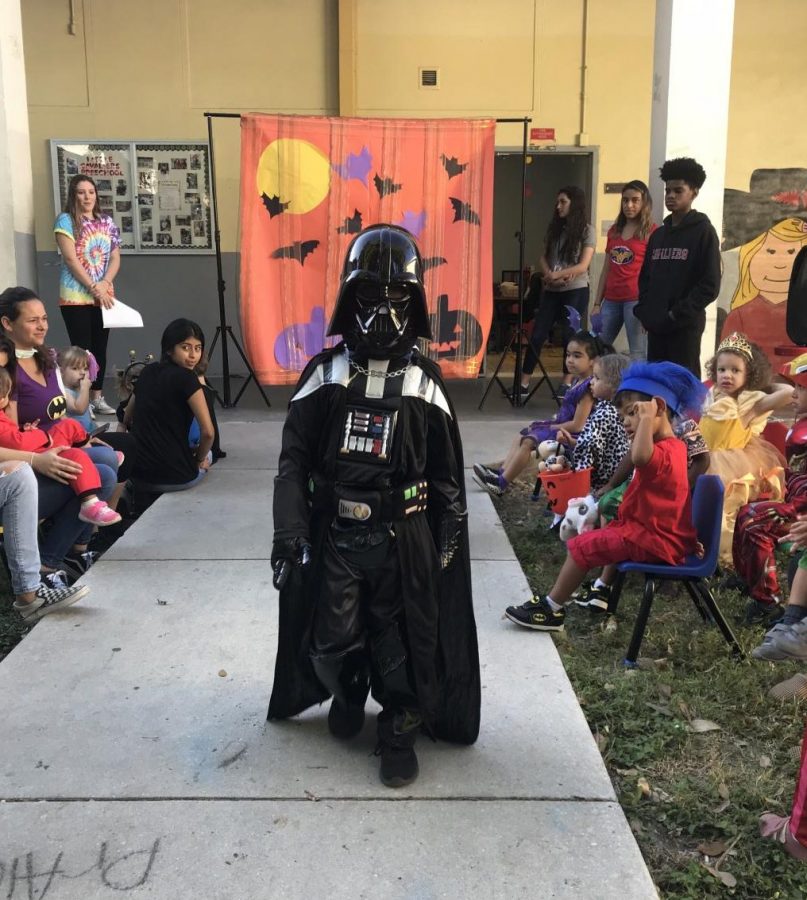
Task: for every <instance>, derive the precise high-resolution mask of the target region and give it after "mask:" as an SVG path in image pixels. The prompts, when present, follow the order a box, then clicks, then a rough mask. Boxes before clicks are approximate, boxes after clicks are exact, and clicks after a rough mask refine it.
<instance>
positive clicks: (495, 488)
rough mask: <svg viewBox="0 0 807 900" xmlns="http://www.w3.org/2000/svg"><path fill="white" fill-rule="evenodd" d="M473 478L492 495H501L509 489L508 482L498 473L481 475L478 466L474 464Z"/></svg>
mask: <svg viewBox="0 0 807 900" xmlns="http://www.w3.org/2000/svg"><path fill="white" fill-rule="evenodd" d="M473 479H474V481H475V482H476V483H477V484H478V485H479V487H481V488H482V489H483V490H486V491H487V492H488V493H489V494H490V495H491V496H492V497H501V496H502V494H503V493H504V492H505V491H506V490H507V482H506V481H504V479H503V478H502V477H501V475H499V474H498V473H493V472H491V473H490V474H489V475H485V476H484V477H480V476H479V475H477V473H476V466H474V474H473Z"/></svg>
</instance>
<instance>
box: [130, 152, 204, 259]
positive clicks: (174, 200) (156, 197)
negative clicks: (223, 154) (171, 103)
mask: <svg viewBox="0 0 807 900" xmlns="http://www.w3.org/2000/svg"><path fill="white" fill-rule="evenodd" d="M135 147H136V149H137V153H136V157H137V183H138V198H137V199H138V203H137V208H138V214H139V216H140V226H141V239H140V248H141V250H142V251H144V252H146V251H151V250H154V251H155V252H162V253H189V252H197V253H199V252H201V253H204V252H208V253H209V252H211V251H212V250H213V229H212V221H211V214H210V165H209V153H208V147H207V144H173V143H172V144H169V143H164V144H162V143H154V144H140V143H137V144H135ZM146 222H148V223H149V225H153V226H155V227H152V228H151V230H150V235H151V240H149V241H147V240H146V239H145V237H144V236H143V235H144V232H145V228H144V227H143V225H144V223H146ZM192 222H193V223H194V227H191V223H192ZM196 223H198V227H195V226H196ZM156 225H159V230H157V228H156Z"/></svg>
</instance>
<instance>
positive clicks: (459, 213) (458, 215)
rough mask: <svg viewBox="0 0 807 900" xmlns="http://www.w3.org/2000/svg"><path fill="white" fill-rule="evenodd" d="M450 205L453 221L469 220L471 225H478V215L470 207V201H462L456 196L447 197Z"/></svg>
mask: <svg viewBox="0 0 807 900" xmlns="http://www.w3.org/2000/svg"><path fill="white" fill-rule="evenodd" d="M448 199H449V200H450V201H451V205H452V206H453V207H454V221H455V222H470V223H471V225H479V224H480V222H479V216H478V215H477V214H476V213H475V212H474V211H473V210H472V209H471V204H470V203H463V202H462V200H459V199H458V198H457V197H449V198H448Z"/></svg>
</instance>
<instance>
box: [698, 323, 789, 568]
mask: <svg viewBox="0 0 807 900" xmlns="http://www.w3.org/2000/svg"><path fill="white" fill-rule="evenodd" d="M706 371H707V373H708V375H709V377H710V378H711V379H712V381H713V382H714V384H713V386H712V387H711V388H710V389H709V393H708V395H707V397H706V402H705V403H704V405H703V415H702V418H701V421H700V429H701V433H702V434H703V437H704V440H705V441H706V444H707V446H708V447H709V470H708V472H709V474H710V475H718V476H719V477H720V479H721V481H722V482H723V484H724V486H725V489H726V492H725V500H724V504H723V529H722V532H721V535H720V561H721V564H723V565H727V566H731V564H732V556H731V542H732V537H733V534H734V521H735V519H736V518H737V511H738V510H739V508H740V507H741V506H743V505H744V504H745V503H749V502H750V501H752V500H756V499H757V497H759V495H760V494H761V493H762V492H763V491H765V492H766V493H768V494H770V499H771V500H780V499H781V498H782V496H783V485H784V478H783V475H784V459H783V458H782V454H781V453H780V452H779V451H778V450H777V449H776V447H774V446H773V444H771V443H769V442H768V441H766V440H765V439H764V438H763V437H762V436H761V435H762V431H763V429H764V428H765V425H766V424H767V422H768V419H769V418H770V416H771V413H772V412H773V411H774V410H777V409H783V408H784V407H786V406H787V405H788V404H789V403H790V400H791V398H792V396H793V389H792V388H791V387H790V385H787V384H774V385H771V383H770V380H771V367H770V364H769V363H768V360H767V358H766V357H765V355H764V354H763V352H762V350H761V349H760V348H759V347H758V346H757V345H756V344H752V343H751V341H749V340H748V338H746V336H745V335H744V334H740V333H739V332H737V331H735V332H733V333H732V334H730V335H729V336H728V337H727V338H725V340H723V341H721V343H720V345H719V346H718V348H717V353H716V354H715V356H714V357H713V358H712V359H710V360H709V362H708V363H707V364H706Z"/></svg>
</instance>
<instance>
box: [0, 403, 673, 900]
mask: <svg viewBox="0 0 807 900" xmlns="http://www.w3.org/2000/svg"><path fill="white" fill-rule="evenodd" d="M521 417H523V413H522V415H521V416H520V417H519V418H521ZM222 418H223V419H225V420H226V421H225V422H224V424H223V446H224V447H225V449H226V450H227V451H228V457H227V459H226V460H224V461H223V462H222V463H220V464H219V465H217V466H216V467H215V469H214V470H213V471H212V473H211V475H210V477H209V479H208V481H207V483H205V484H204V485H202V486H201V487H200V488H198V489H197V490H194V491H191V492H189V493H186V494H175V495H164V496H163V497H162V498H161V499H160V500H159V501H158V502H157V504H155V506H154V507H152V508H151V510H149V512H148V513H146V514H145V515H144V516H143V517H141V519H140V520H139V521H138V522H137V523H136V524H135V525H134V526H133V527H132V528H131V529H130V530H129V531H128V532H127V534H126V535H125V537H124V538H123V539H122V540H120V541H119V542H118V543H117V544H116V545H115V546H114V547H113V548H112V549H111V550H110V551H109V552H108V553H107V554H106V555H105V556H104V557H103V559H102V560H101V561H99V563H98V564H97V565H96V566H95V567H94V568H93V570H92V571H91V572H90V573H89V574H88V576H86V578H87V583H88V584H89V585H90V586H91V588H92V591H91V594H90V595H89V597H88V598H87V599H86V601H84V602H82V603H81V604H79V605H77V606H76V607H73V608H72V609H71V610H69V611H65V612H64V613H61V614H57V615H53V616H50V617H48V618H46V619H44V620H42V622H41V623H39V624H38V625H37V626H36V628H35V629H34V630H33V632H32V633H31V634H30V635H29V636H28V637H26V638H25V640H24V641H23V642H22V643H21V644H20V645H19V646H18V647H17V648H16V649H15V650H14V652H13V653H12V654H11V655H10V656H9V657H7V659H6V660H5V661H4V662H3V663H2V665H0V694H1V695H2V697H3V716H2V720H3V731H2V736H3V740H2V746H3V752H2V766H1V767H0V771H1V772H2V783H1V785H0V799H2V800H3V803H2V806H0V830H1V831H2V834H3V841H2V845H1V846H2V849H0V896H2V897H3V898H11V900H13V898H18V897H19V898H29V900H30V898H37V900H43V898H47V900H61V898H77V900H78V898H80V900H91V898H112V897H119V896H120V894H121V892H125V893H127V894H129V895H130V896H133V897H134V896H149V897H159V898H205V900H207V898H222V900H224V898H239V900H240V898H311V897H321V896H325V895H327V896H328V897H329V900H337V898H359V897H368V898H369V897H372V898H396V900H397V898H437V897H448V898H455V897H456V898H477V897H479V898H514V897H530V898H549V897H564V898H566V897H568V898H616V897H630V898H646V897H655V896H656V892H655V889H654V887H653V884H652V882H651V879H650V877H649V875H648V872H647V870H646V867H645V865H644V862H643V860H642V857H641V855H640V853H639V850H638V847H637V846H636V843H635V841H634V839H633V836H632V834H631V831H630V829H629V827H628V824H627V822H626V820H625V817H624V815H623V813H622V810H621V809H620V807H619V805H618V804H617V803H616V800H615V797H614V793H613V790H612V787H611V783H610V781H609V779H608V776H607V773H606V770H605V767H604V766H603V763H602V760H601V758H600V755H599V753H598V751H597V748H596V746H595V743H594V741H593V739H592V737H591V734H590V732H589V729H588V727H587V725H586V722H585V719H584V717H583V714H582V712H581V710H580V707H579V706H578V704H577V701H576V699H575V696H574V694H573V692H572V689H571V686H570V684H569V681H568V679H567V677H566V674H565V672H564V670H563V667H562V665H561V663H560V660H559V658H558V655H557V652H556V651H555V648H554V645H553V643H552V639H551V638H550V637H548V636H546V635H540V634H535V633H530V632H522V631H519V630H517V629H516V628H514V627H513V626H511V625H510V624H509V623H507V622H506V621H504V620H503V619H502V609H503V606H504V605H505V602H506V601H513V600H520V599H525V598H527V597H528V596H529V590H528V586H527V583H526V581H525V579H524V576H523V574H522V572H521V570H520V568H519V566H518V563H517V562H516V560H515V557H514V555H513V552H512V549H511V547H510V545H509V543H508V541H507V538H506V536H505V534H504V530H503V528H502V526H501V524H500V523H499V521H498V518H497V516H496V514H495V512H494V509H493V506H492V504H491V502H490V499H489V498H488V496H487V495H486V494H483V493H481V492H480V491H478V489H476V488H475V486H474V485H473V484H472V483H471V482H470V480H469V506H470V522H471V541H472V559H473V577H474V601H475V605H476V615H477V625H478V629H479V643H480V656H481V660H482V683H483V710H482V731H481V735H480V738H479V741H478V742H477V743H476V744H475V745H474V746H473V747H465V748H460V747H454V746H449V745H446V744H440V743H438V744H432V743H430V742H429V741H428V740H426V739H422V740H421V741H420V742H419V744H418V755H419V758H420V766H421V775H420V778H419V779H418V780H417V781H416V782H415V784H414V785H412V786H411V788H408V789H405V790H404V791H401V792H397V791H396V792H393V791H390V790H388V789H386V788H384V787H383V786H382V785H381V783H380V782H379V780H378V775H377V770H378V760H377V759H376V758H374V757H373V756H372V750H373V747H374V743H375V741H374V723H373V722H372V719H370V720H368V723H367V725H366V727H365V730H364V732H363V733H362V734H361V735H360V736H359V737H358V738H356V739H355V740H354V741H352V742H350V743H349V744H348V745H343V744H338V743H336V742H334V741H333V739H331V738H330V737H329V735H328V733H327V727H326V715H327V705H325V706H323V707H322V708H317V709H313V710H309V711H308V712H307V713H306V714H305V715H303V716H301V717H300V718H299V719H295V720H292V721H288V722H282V723H273V724H267V723H266V721H265V717H266V708H267V703H268V700H269V693H270V688H271V682H272V672H273V664H274V651H275V640H276V632H277V602H276V600H277V598H276V594H275V591H274V590H273V588H272V585H271V571H270V565H269V555H270V547H271V500H272V479H273V476H274V469H275V468H276V465H277V457H278V451H279V444H280V424H281V422H282V419H283V406H282V405H280V404H278V405H275V406H273V408H272V410H271V411H270V412H268V413H262V414H260V415H257V416H245V417H240V416H239V415H238V413H237V412H236V411H231V412H230V413H229V414H228V415H227V416H224V417H222ZM246 418H253V419H260V421H245V420H243V419H246ZM505 418H507V417H505ZM462 430H463V437H464V443H465V450H466V462H467V464H468V465H470V463H471V462H472V461H473V460H474V459H477V458H480V457H481V458H485V457H488V458H490V457H492V456H493V455H495V452H496V450H499V449H501V448H502V446H503V442H505V443H506V441H507V439H508V438H509V434H510V432H511V430H512V426H511V424H510V421H509V418H508V419H507V422H506V426H505V425H503V420H502V419H501V418H500V419H496V418H495V416H494V417H493V418H491V417H488V416H484V417H483V416H481V415H479V414H473V413H471V414H469V415H468V416H467V417H464V416H463V417H462Z"/></svg>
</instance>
